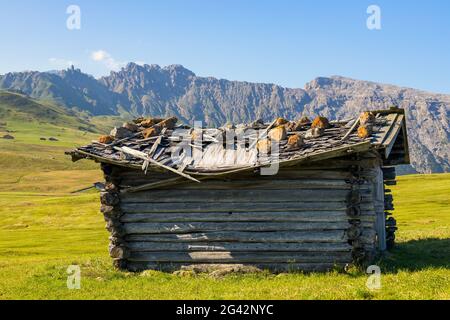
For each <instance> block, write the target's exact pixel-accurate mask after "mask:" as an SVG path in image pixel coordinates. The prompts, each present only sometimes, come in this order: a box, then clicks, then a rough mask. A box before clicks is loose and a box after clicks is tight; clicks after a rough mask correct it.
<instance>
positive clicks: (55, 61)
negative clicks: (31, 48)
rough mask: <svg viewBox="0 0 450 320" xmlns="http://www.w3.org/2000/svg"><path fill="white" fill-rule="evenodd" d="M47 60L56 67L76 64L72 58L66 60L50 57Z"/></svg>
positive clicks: (67, 66) (60, 67)
mask: <svg viewBox="0 0 450 320" xmlns="http://www.w3.org/2000/svg"><path fill="white" fill-rule="evenodd" d="M48 62H50V64H52V65H53V66H55V67H56V68H58V69H65V68H69V67H71V66H73V65H75V64H76V63H75V62H74V61H72V60H66V59H61V58H50V59H48Z"/></svg>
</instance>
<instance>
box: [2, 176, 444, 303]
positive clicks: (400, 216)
mask: <svg viewBox="0 0 450 320" xmlns="http://www.w3.org/2000/svg"><path fill="white" fill-rule="evenodd" d="M55 175H56V176H58V174H57V173H56V174H55ZM47 178H48V177H46V178H45V179H47ZM61 181H62V180H61ZM77 183H78V182H76V179H73V180H70V179H69V180H67V182H66V185H65V188H66V190H70V189H74V188H75V187H78V185H77ZM12 187H13V188H14V184H12ZM15 188H16V189H17V190H18V191H20V190H28V189H27V188H28V187H27V186H26V185H20V184H19V185H17V186H16V187H15ZM21 188H23V189H21ZM449 190H450V174H446V175H425V176H406V177H400V179H399V185H398V186H397V187H395V188H393V192H394V196H395V204H396V218H397V220H398V223H399V227H400V230H399V231H398V246H397V248H396V249H395V250H394V251H392V252H391V253H389V254H387V256H386V257H384V258H383V259H382V261H380V265H381V268H382V272H383V275H382V286H383V287H382V289H381V290H379V291H370V290H368V289H367V288H366V286H365V283H366V280H367V275H366V274H365V273H364V272H361V271H352V272H350V273H348V274H343V273H337V272H331V273H327V274H301V273H295V274H280V275H272V274H270V273H262V274H247V275H229V276H225V277H224V278H220V279H215V278H212V277H210V276H208V275H192V274H189V273H188V274H186V275H185V276H177V275H172V274H166V273H161V272H156V271H147V272H144V273H140V274H132V273H124V272H118V271H116V270H114V269H113V268H112V267H111V260H110V258H109V257H108V254H107V246H108V234H107V232H106V231H105V230H104V224H105V223H104V221H103V218H102V217H101V214H100V213H98V209H99V203H98V195H97V194H96V193H87V194H82V195H76V196H75V195H67V194H61V193H60V194H58V193H47V191H46V190H41V191H40V192H38V193H29V192H23V191H22V192H3V193H0V298H1V299H450V192H449ZM72 264H76V265H80V266H81V273H82V274H81V276H82V280H81V286H82V287H81V290H68V289H67V286H66V280H67V273H66V270H67V267H68V266H69V265H72Z"/></svg>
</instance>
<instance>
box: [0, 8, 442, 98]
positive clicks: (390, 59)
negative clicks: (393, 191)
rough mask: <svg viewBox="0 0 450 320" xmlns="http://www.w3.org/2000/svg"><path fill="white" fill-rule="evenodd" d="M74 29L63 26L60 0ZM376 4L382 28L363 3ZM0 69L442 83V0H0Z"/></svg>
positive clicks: (292, 82)
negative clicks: (159, 70)
mask: <svg viewBox="0 0 450 320" xmlns="http://www.w3.org/2000/svg"><path fill="white" fill-rule="evenodd" d="M72 4H75V5H78V6H79V7H80V9H81V29H80V30H72V31H71V30H68V29H67V27H66V20H67V19H68V17H69V15H68V14H67V13H66V9H67V7H68V6H69V5H72ZM372 4H375V5H378V6H379V7H380V9H381V30H369V29H368V28H367V26H366V20H367V18H368V17H369V15H368V14H367V12H366V10H367V8H368V6H369V5H372ZM0 39H1V47H0V74H3V73H6V72H9V71H22V70H41V71H45V70H52V69H61V68H65V67H66V66H67V65H68V64H69V63H70V62H73V63H74V64H75V65H76V66H77V67H79V68H81V69H82V70H83V71H84V72H87V73H91V74H93V75H95V76H96V77H99V76H102V75H106V74H108V73H109V72H110V70H111V69H117V68H120V67H121V66H122V65H123V64H124V63H126V62H130V61H134V62H138V63H148V64H152V63H154V64H159V65H162V66H165V65H169V64H182V65H184V66H185V67H187V68H188V69H191V70H192V71H194V72H195V73H196V74H197V75H200V76H214V77H218V78H226V79H230V80H245V81H257V82H270V83H277V84H281V85H283V86H287V87H304V85H305V83H306V82H308V81H310V80H312V79H313V78H315V77H317V76H331V75H342V76H347V77H352V78H356V79H362V80H371V81H378V82H383V83H391V84H397V85H401V86H408V87H414V88H419V89H424V90H429V91H434V92H442V93H450V1H447V0H441V1H439V0H435V1H406V0H395V1H392V0H388V1H380V0H371V1H366V0H342V1H336V0H328V1H325V0H316V1H312V0H311V1H306V0H304V1H300V0H293V1H287V0H286V1H275V0H273V1H268V0H241V1H237V0H226V1H225V0H160V1H156V0H150V1H144V0H134V1H133V0H129V1H113V0H110V1H103V0H94V1H92V0H90V1H84V0H71V1H65V0H40V1H34V0H29V1H25V0H15V1H4V0H0Z"/></svg>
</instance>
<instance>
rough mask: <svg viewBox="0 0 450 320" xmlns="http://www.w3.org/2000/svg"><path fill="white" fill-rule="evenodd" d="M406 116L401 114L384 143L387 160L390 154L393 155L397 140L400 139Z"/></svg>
mask: <svg viewBox="0 0 450 320" xmlns="http://www.w3.org/2000/svg"><path fill="white" fill-rule="evenodd" d="M404 118H405V116H404V115H402V114H399V115H398V117H397V119H396V121H395V124H394V125H393V127H392V129H391V131H390V132H389V135H388V136H387V137H386V139H385V140H384V141H383V143H382V145H384V146H385V148H386V149H385V158H386V159H387V158H389V154H390V153H391V150H392V147H393V146H394V143H395V140H396V139H397V137H398V134H399V133H400V131H401V130H402V126H403V120H404Z"/></svg>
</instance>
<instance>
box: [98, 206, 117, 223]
mask: <svg viewBox="0 0 450 320" xmlns="http://www.w3.org/2000/svg"><path fill="white" fill-rule="evenodd" d="M100 211H101V212H102V213H103V215H104V216H105V219H119V218H120V217H121V216H122V210H121V209H120V207H119V206H108V205H103V204H102V206H101V208H100Z"/></svg>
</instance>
